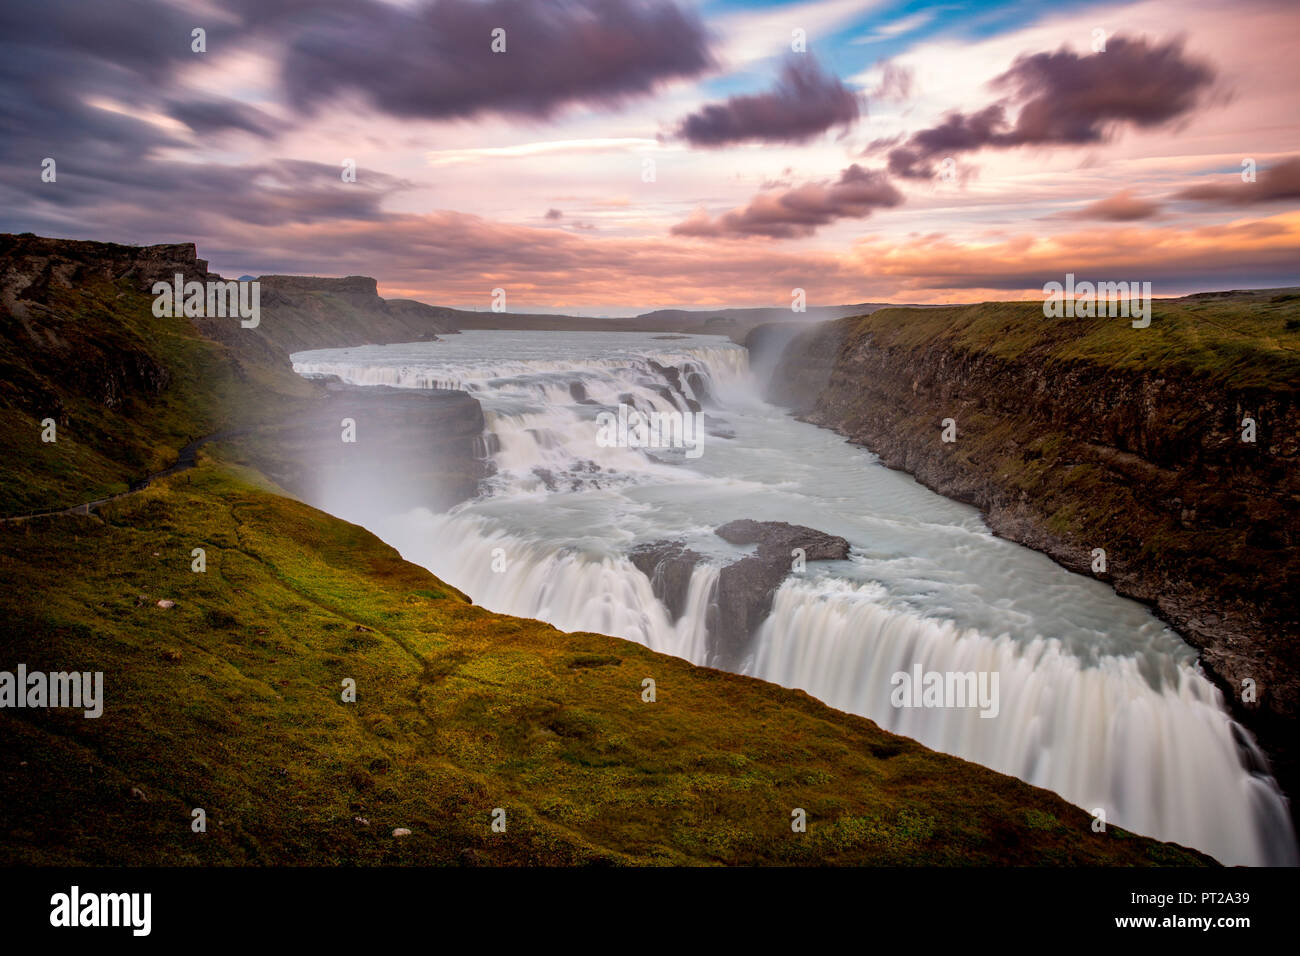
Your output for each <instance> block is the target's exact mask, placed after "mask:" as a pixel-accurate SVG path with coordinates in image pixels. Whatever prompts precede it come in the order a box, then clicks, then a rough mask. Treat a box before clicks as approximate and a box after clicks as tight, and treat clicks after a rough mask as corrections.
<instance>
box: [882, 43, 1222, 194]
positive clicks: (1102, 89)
mask: <svg viewBox="0 0 1300 956" xmlns="http://www.w3.org/2000/svg"><path fill="white" fill-rule="evenodd" d="M1213 79H1214V72H1213V71H1212V70H1211V69H1210V67H1209V66H1207V65H1205V64H1203V63H1199V62H1196V61H1194V60H1191V59H1189V58H1187V57H1186V56H1185V55H1184V53H1183V47H1182V42H1181V41H1178V40H1171V41H1168V42H1166V43H1148V42H1147V41H1146V40H1144V39H1137V40H1134V39H1128V38H1125V37H1121V36H1117V37H1113V38H1111V39H1110V40H1109V41H1107V44H1106V51H1105V52H1104V53H1090V54H1087V55H1084V56H1080V55H1079V54H1076V53H1072V52H1070V51H1069V50H1066V49H1061V50H1058V51H1057V52H1055V53H1037V54H1034V55H1032V56H1030V55H1025V56H1021V57H1019V58H1017V59H1016V61H1015V63H1013V64H1012V66H1011V68H1010V69H1009V70H1007V71H1006V72H1005V73H1003V74H1002V75H1001V76H999V77H997V78H996V79H995V80H994V81H993V83H992V86H993V88H994V89H995V90H1005V91H1006V95H1005V96H1004V97H1003V98H1002V99H1001V100H999V101H998V102H996V103H993V104H992V105H990V106H987V107H985V108H984V109H982V110H979V111H978V112H975V113H961V112H954V113H950V114H948V116H947V117H945V119H944V121H943V122H942V123H940V124H939V125H938V126H935V127H932V128H930V129H926V130H921V131H920V132H918V133H914V134H913V135H912V136H911V137H909V138H908V140H907V141H906V142H905V143H904V144H903V145H901V146H899V147H897V148H895V149H893V150H891V151H890V153H889V169H890V172H892V173H894V174H895V175H897V176H905V177H909V178H914V179H928V178H930V177H932V176H933V175H934V162H935V160H937V159H939V158H941V157H946V156H951V155H953V154H955V153H961V152H971V151H973V150H977V149H982V148H985V147H994V148H1008V147H1013V146H1030V145H1069V144H1085V143H1097V142H1101V141H1103V140H1104V139H1105V138H1106V137H1107V135H1108V134H1109V132H1110V131H1111V129H1112V128H1113V127H1115V126H1117V125H1119V124H1124V123H1128V124H1131V125H1133V126H1137V127H1153V126H1159V125H1161V124H1163V123H1167V122H1169V121H1171V120H1174V119H1177V118H1179V117H1181V116H1183V115H1185V114H1187V113H1189V112H1190V111H1191V110H1192V108H1193V107H1194V106H1195V105H1196V104H1197V102H1198V100H1199V98H1200V96H1201V95H1202V94H1203V93H1204V92H1205V90H1206V89H1207V88H1208V87H1209V85H1210V84H1211V82H1212V81H1213ZM1011 107H1018V113H1017V114H1016V118H1015V120H1014V121H1012V120H1011V119H1009V118H1008V109H1009V108H1011Z"/></svg>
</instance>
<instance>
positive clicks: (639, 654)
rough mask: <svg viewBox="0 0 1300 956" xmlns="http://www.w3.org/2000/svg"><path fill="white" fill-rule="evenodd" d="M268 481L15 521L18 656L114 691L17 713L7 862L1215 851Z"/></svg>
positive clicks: (12, 556)
mask: <svg viewBox="0 0 1300 956" xmlns="http://www.w3.org/2000/svg"><path fill="white" fill-rule="evenodd" d="M257 484H258V480H257V479H256V476H253V475H250V474H248V473H245V472H242V471H241V470H239V469H235V468H231V467H228V466H222V465H220V464H218V463H214V462H212V461H207V462H205V463H204V465H203V466H202V467H200V468H199V469H197V470H195V471H192V472H189V473H187V474H184V475H178V476H174V477H172V478H169V479H166V480H165V481H164V482H160V483H159V484H157V485H155V486H154V487H152V488H150V489H148V490H147V491H145V492H143V493H141V494H139V495H136V496H133V497H131V498H128V499H124V500H123V501H121V502H118V503H116V504H114V505H112V506H109V507H108V508H106V510H105V518H106V521H104V522H101V521H99V520H98V519H95V518H61V519H43V520H41V521H39V522H35V523H32V524H28V525H24V526H9V527H4V528H0V573H3V576H4V578H5V580H6V582H7V587H6V589H5V591H4V593H3V598H2V599H0V615H2V616H0V619H2V620H3V621H4V622H5V625H4V632H5V639H4V640H5V645H6V647H5V659H6V661H7V662H8V663H7V664H6V666H10V667H12V666H13V664H14V663H15V662H17V661H24V662H26V663H27V664H28V666H29V667H31V668H34V669H37V668H49V669H54V668H59V669H62V668H69V667H74V666H75V667H78V668H86V669H98V670H103V671H104V672H105V675H106V676H105V683H106V696H107V705H106V709H105V713H104V716H103V717H101V718H99V719H98V720H87V719H85V718H83V717H81V716H80V714H79V712H78V713H76V714H75V715H74V714H73V713H71V712H68V711H29V710H22V711H0V775H2V776H0V779H2V780H3V788H4V793H5V798H4V799H3V800H0V833H3V834H5V839H4V840H3V841H2V844H0V846H2V847H3V848H2V849H0V861H3V862H6V863H14V862H41V863H80V862H86V863H127V864H136V863H152V862H166V863H326V864H328V863H406V862H419V863H449V862H466V861H475V862H491V863H552V864H560V863H573V862H595V861H605V862H617V863H723V862H725V863H759V862H776V863H809V862H818V863H879V864H934V863H938V864H959V863H960V864H979V863H1046V864H1102V863H1121V864H1146V863H1194V862H1198V861H1199V860H1200V859H1201V858H1198V857H1197V856H1196V855H1194V854H1192V853H1190V852H1187V851H1183V850H1181V849H1178V848H1175V847H1172V846H1169V845H1165V844H1159V843H1155V842H1153V841H1150V840H1146V839H1142V838H1137V837H1134V836H1131V835H1128V834H1125V833H1124V832H1123V831H1121V830H1119V829H1117V828H1115V827H1111V828H1109V829H1108V831H1107V833H1105V834H1095V833H1093V832H1092V831H1091V828H1090V823H1091V819H1090V817H1089V816H1088V815H1087V814H1085V813H1084V812H1083V811H1082V810H1079V809H1077V808H1075V807H1072V806H1070V805H1068V804H1066V803H1065V802H1064V801H1062V800H1060V799H1058V798H1057V797H1055V796H1054V795H1052V794H1050V793H1047V792H1045V791H1042V790H1037V789H1035V788H1032V787H1030V786H1028V785H1026V784H1023V783H1021V782H1019V781H1017V780H1014V779H1012V778H1009V777H1005V776H1002V775H999V774H996V773H993V772H992V771H989V770H985V769H983V768H981V767H978V766H975V765H973V764H969V763H966V762H964V761H961V760H958V759H956V758H952V757H947V756H944V755H941V754H936V753H933V752H931V751H928V750H926V749H925V748H923V747H921V746H920V745H919V744H916V743H914V742H912V741H910V740H906V739H903V738H898V737H894V736H891V735H889V734H886V733H884V732H882V731H881V730H880V729H878V728H877V727H876V726H875V725H874V724H873V723H871V722H870V721H867V720H865V719H862V718H858V717H852V716H849V715H846V714H842V713H839V712H837V711H834V710H832V709H830V708H828V707H826V706H824V705H822V704H820V703H817V702H816V701H814V700H812V699H811V698H809V697H808V696H806V695H804V694H802V693H799V692H793V691H787V690H783V689H781V688H778V687H776V686H774V685H770V684H765V683H762V682H759V681H756V680H752V679H749V678H744V677H739V676H734V675H729V674H724V673H722V672H718V671H711V670H705V669H700V668H695V667H692V666H690V665H688V664H687V663H685V662H684V661H681V660H678V659H675V658H671V657H666V656H663V655H659V654H655V653H653V652H651V651H649V650H647V649H646V648H643V647H641V646H640V645H637V644H633V643H629V642H626V641H621V640H617V639H615V638H610V637H602V636H598V635H594V634H562V633H560V632H558V631H556V630H555V629H553V628H551V627H549V626H548V625H545V624H542V623H539V622H536V621H528V620H519V619H513V618H506V617H502V616H498V615H494V614H491V613H489V612H486V611H484V610H482V609H479V608H476V607H474V606H472V605H471V604H469V603H468V602H467V601H465V600H464V599H463V597H462V596H460V595H459V594H457V593H456V592H455V591H454V590H453V589H450V588H448V587H447V586H446V585H444V584H442V583H441V582H440V581H438V580H437V579H436V578H434V577H433V576H431V575H430V574H428V573H427V572H425V571H423V570H422V569H419V568H417V567H415V566H413V565H410V564H407V563H405V562H403V561H401V560H400V558H399V557H398V556H397V554H396V553H395V552H394V551H393V550H392V549H391V548H389V547H387V546H386V545H384V544H382V543H381V542H380V541H378V540H377V539H375V538H374V537H373V536H371V535H370V534H368V533H367V532H365V531H363V530H361V529H359V528H357V527H355V526H353V525H349V524H346V523H344V522H341V521H338V520H336V519H333V518H331V517H329V516H327V515H325V514H323V513H321V512H318V511H315V510H313V509H311V508H308V507H306V506H304V505H301V504H299V503H296V502H293V501H290V500H288V499H286V498H283V497H280V496H277V495H275V494H274V493H273V491H270V490H262V489H260V488H258V487H257ZM196 546H202V547H205V548H206V549H207V553H208V570H207V572H206V573H204V574H197V573H194V572H192V571H191V570H190V551H191V549H192V548H193V547H196ZM142 596H143V597H142ZM164 597H165V598H170V599H173V600H175V601H176V602H177V603H176V606H175V607H174V608H172V609H170V610H164V609H161V608H159V607H157V605H156V602H157V600H158V599H160V598H164ZM346 677H352V678H354V679H355V680H356V682H357V687H358V700H357V703H355V704H344V703H342V702H341V701H340V686H341V681H342V680H343V679H344V678H346ZM645 677H652V678H654V679H655V681H656V682H657V685H658V700H657V701H656V702H655V703H644V702H642V700H641V698H640V693H641V681H642V679H643V678H645ZM23 762H25V765H23ZM132 787H138V788H139V789H141V790H142V791H143V792H144V793H145V794H146V796H147V797H148V800H147V801H141V800H139V799H132V798H131V796H130V790H131V788H132ZM193 807H203V808H204V809H205V810H206V811H207V813H208V816H209V822H210V826H209V832H208V833H207V834H202V835H200V834H194V833H192V832H191V830H190V828H189V821H190V810H191V808H193ZM494 807H503V808H505V809H506V812H507V820H508V829H507V832H506V833H505V834H493V833H491V832H490V828H489V815H490V813H491V811H492V808H494ZM794 807H803V808H805V809H806V810H807V811H808V817H809V828H808V832H807V833H806V834H795V833H792V832H791V830H790V826H789V820H790V811H791V809H792V808H794ZM358 815H359V816H362V817H365V818H367V819H368V820H369V822H370V826H368V827H366V826H362V825H359V824H357V823H354V822H353V818H354V817H355V816H358ZM399 826H401V827H409V828H410V829H411V830H412V831H413V833H412V835H411V836H410V837H409V838H405V839H397V838H393V837H392V836H391V835H390V833H391V830H392V829H393V828H394V827H399Z"/></svg>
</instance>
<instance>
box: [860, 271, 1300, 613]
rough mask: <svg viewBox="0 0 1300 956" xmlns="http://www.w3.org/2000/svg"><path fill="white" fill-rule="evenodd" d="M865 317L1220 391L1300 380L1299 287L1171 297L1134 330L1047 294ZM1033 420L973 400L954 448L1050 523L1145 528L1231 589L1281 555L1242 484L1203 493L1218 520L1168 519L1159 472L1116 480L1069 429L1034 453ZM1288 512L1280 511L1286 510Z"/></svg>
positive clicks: (904, 335) (1073, 533)
mask: <svg viewBox="0 0 1300 956" xmlns="http://www.w3.org/2000/svg"><path fill="white" fill-rule="evenodd" d="M851 321H852V323H853V325H852V332H851V334H850V343H852V342H853V341H861V340H862V339H863V338H865V337H866V336H871V338H872V342H873V345H876V346H879V347H881V348H888V347H890V346H900V347H904V348H938V347H947V348H951V349H953V350H955V351H958V352H967V353H971V354H982V353H987V354H991V355H995V356H997V357H998V358H1000V359H1004V360H1009V361H1015V362H1020V363H1024V364H1028V365H1030V366H1035V365H1036V366H1040V367H1042V368H1043V369H1044V370H1048V371H1050V370H1053V369H1068V368H1069V367H1071V366H1074V365H1079V364H1086V365H1091V366H1095V367H1097V368H1101V369H1104V370H1107V371H1109V372H1115V373H1120V374H1123V373H1125V372H1132V373H1135V374H1137V373H1144V372H1145V373H1156V374H1158V375H1159V376H1161V377H1166V378H1169V379H1171V380H1187V381H1196V382H1198V383H1201V384H1202V385H1203V388H1204V391H1205V393H1206V394H1218V393H1219V392H1220V391H1221V390H1222V391H1226V392H1232V393H1241V392H1245V393H1247V394H1257V395H1262V394H1272V395H1285V394H1291V395H1294V394H1295V393H1296V392H1297V390H1300V294H1296V293H1294V292H1282V293H1276V292H1263V293H1257V294H1239V295H1236V296H1234V297H1232V298H1228V299H1224V298H1209V297H1207V298H1203V299H1180V300H1174V301H1163V302H1162V301H1157V302H1155V303H1153V306H1152V322H1151V325H1150V327H1149V328H1145V329H1134V328H1132V327H1131V326H1130V325H1129V322H1128V320H1125V319H1123V318H1074V319H1044V318H1043V314H1042V305H1041V303H1020V302H987V303H982V304H980V305H973V306H954V307H948V308H938V309H932V310H920V309H882V310H880V311H878V312H875V313H873V314H871V315H869V316H863V317H861V318H858V319H854V320H851ZM1161 411H1162V413H1163V414H1164V415H1166V416H1167V418H1168V420H1169V422H1170V423H1171V424H1177V423H1179V421H1180V420H1181V419H1183V418H1187V417H1189V416H1192V415H1194V414H1196V413H1197V412H1198V410H1197V409H1195V408H1192V407H1187V408H1170V409H1162V410H1161ZM930 417H931V416H926V417H918V418H917V419H916V420H915V422H914V427H915V428H916V429H917V431H918V432H920V431H922V430H924V432H925V433H926V434H929V433H930V431H932V430H933V429H932V426H933V422H932V421H931V420H930ZM1023 427H1024V426H1023V423H1022V422H1020V421H1017V420H1014V419H1008V418H1006V417H1005V416H1002V415H999V414H997V413H995V412H990V411H986V410H984V409H981V408H978V407H971V408H967V409H965V410H963V413H962V431H961V435H962V439H961V442H960V443H959V444H958V445H957V446H955V447H954V448H953V451H952V455H953V456H954V457H955V458H956V459H957V460H959V461H962V462H964V463H965V467H966V468H967V470H968V471H969V473H970V474H972V475H980V474H988V473H994V474H996V475H997V476H998V480H999V481H1001V482H1004V483H1005V484H1007V485H1009V486H1012V487H1015V488H1018V489H1020V490H1021V491H1022V492H1023V493H1024V494H1026V495H1029V496H1032V497H1033V498H1034V499H1035V500H1036V501H1037V503H1038V505H1039V507H1040V509H1041V510H1042V511H1043V512H1044V513H1045V514H1047V515H1048V516H1049V517H1048V518H1047V528H1048V529H1049V530H1050V531H1051V532H1052V533H1053V534H1056V535H1059V536H1062V537H1064V538H1066V539H1068V540H1075V539H1077V540H1078V542H1079V547H1080V548H1081V549H1083V551H1085V552H1086V551H1087V549H1088V548H1090V547H1092V545H1093V543H1094V542H1095V541H1096V540H1097V538H1098V536H1099V532H1098V529H1106V534H1107V535H1109V536H1110V537H1109V538H1108V539H1107V540H1124V541H1130V540H1131V542H1132V543H1133V547H1135V548H1140V549H1141V557H1142V559H1143V560H1144V561H1154V562H1157V563H1160V564H1162V565H1168V566H1175V567H1179V568H1184V567H1191V568H1197V569H1200V570H1201V571H1202V572H1203V573H1204V575H1205V577H1207V578H1209V579H1214V580H1219V581H1221V582H1222V584H1223V588H1224V590H1225V591H1231V592H1232V593H1236V594H1243V595H1249V594H1252V593H1254V592H1255V591H1256V590H1257V589H1259V588H1260V587H1261V582H1262V581H1266V580H1267V575H1265V574H1264V569H1266V568H1268V567H1269V566H1270V564H1269V562H1270V561H1276V560H1277V555H1276V554H1275V553H1273V552H1264V553H1263V554H1262V556H1261V554H1260V553H1256V552H1253V551H1248V549H1247V547H1246V538H1247V535H1246V532H1245V530H1243V525H1242V521H1241V520H1240V519H1234V518H1233V516H1234V515H1235V514H1236V511H1235V510H1234V509H1236V508H1237V503H1236V502H1235V499H1236V498H1237V497H1238V494H1239V492H1238V490H1237V489H1235V488H1233V487H1224V488H1223V489H1222V491H1221V493H1219V494H1217V495H1213V494H1211V493H1209V492H1207V497H1205V498H1204V499H1202V501H1203V503H1204V504H1205V505H1213V506H1214V507H1215V508H1217V509H1218V510H1219V511H1220V512H1221V513H1222V514H1223V515H1225V516H1228V517H1226V518H1224V519H1223V520H1222V521H1219V522H1218V523H1217V524H1216V523H1210V522H1202V523H1201V524H1200V525H1198V526H1195V527H1189V526H1187V525H1185V523H1183V522H1181V521H1179V520H1178V519H1177V515H1162V516H1160V517H1158V518H1154V517H1153V516H1152V515H1151V511H1150V508H1149V507H1148V503H1147V502H1146V501H1143V500H1139V498H1140V496H1144V495H1147V494H1150V493H1151V491H1150V488H1149V487H1148V486H1147V484H1146V483H1145V482H1142V481H1136V480H1116V479H1115V477H1114V476H1113V475H1111V474H1109V473H1108V472H1107V471H1106V470H1105V469H1103V468H1101V467H1099V466H1098V465H1097V464H1095V463H1093V462H1087V463H1083V464H1079V463H1078V462H1079V460H1080V449H1079V448H1078V447H1077V446H1075V445H1074V444H1072V441H1071V439H1070V438H1069V436H1067V435H1066V434H1065V433H1063V432H1059V431H1058V432H1053V433H1045V434H1042V435H1040V436H1039V437H1038V438H1036V439H1035V441H1034V443H1033V445H1032V446H1031V447H1029V449H1028V454H1024V453H1023V451H1024V450H1023V449H1021V448H1020V446H1019V443H1020V442H1021V441H1022V440H1023V438H1024V435H1023ZM1255 504H1256V506H1257V507H1263V503H1260V502H1256V503H1255ZM1130 516H1136V517H1134V518H1133V520H1130ZM1286 517H1287V516H1286V515H1285V514H1284V513H1277V514H1275V515H1274V518H1275V520H1276V521H1277V522H1279V523H1280V522H1282V521H1284V520H1285V519H1286ZM1103 537H1104V536H1103ZM1263 586H1264V587H1267V585H1263Z"/></svg>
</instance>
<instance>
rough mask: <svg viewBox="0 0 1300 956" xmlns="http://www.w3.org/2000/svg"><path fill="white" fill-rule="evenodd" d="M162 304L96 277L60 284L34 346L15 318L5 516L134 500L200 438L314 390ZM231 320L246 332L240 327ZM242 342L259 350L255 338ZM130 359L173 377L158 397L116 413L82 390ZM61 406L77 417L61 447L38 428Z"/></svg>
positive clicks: (63, 426)
mask: <svg viewBox="0 0 1300 956" xmlns="http://www.w3.org/2000/svg"><path fill="white" fill-rule="evenodd" d="M152 302H153V299H152V297H151V296H149V295H147V294H145V293H144V292H141V291H139V290H138V289H137V288H135V287H134V286H133V285H132V283H131V282H130V281H128V280H119V281H117V282H116V283H110V282H105V281H98V280H96V281H91V282H87V283H85V284H83V285H81V286H79V287H78V288H76V289H66V288H60V287H58V286H53V287H51V289H50V290H49V299H48V302H47V305H48V307H49V310H50V312H49V314H48V315H45V316H43V317H41V318H38V319H35V320H33V322H32V324H33V325H34V326H36V327H37V330H38V331H37V341H36V342H34V339H33V337H32V336H30V335H28V334H26V331H25V330H24V329H23V328H22V327H21V326H20V325H19V323H17V322H15V321H13V320H12V319H9V320H6V321H5V324H4V327H3V330H4V332H5V333H6V334H4V335H0V381H3V383H4V386H3V394H0V399H2V400H0V445H2V446H3V447H4V448H5V449H6V456H5V462H4V466H3V468H0V516H7V515H10V514H24V513H28V512H34V511H43V510H53V509H57V508H65V507H70V506H71V505H74V504H77V503H79V502H81V501H86V500H91V499H94V498H100V497H106V496H108V495H111V494H116V493H118V492H121V491H125V490H126V489H127V487H128V484H129V482H130V481H131V480H133V479H136V478H140V477H142V476H144V475H145V474H148V473H151V472H155V471H160V470H162V469H164V468H166V467H168V466H170V465H172V464H174V463H175V461H176V458H177V453H178V452H179V451H180V449H181V448H182V447H183V446H184V445H186V444H187V443H189V442H190V441H191V440H193V439H195V438H198V437H200V436H203V435H206V434H210V433H212V432H214V431H219V430H222V429H225V428H230V427H234V426H236V425H249V424H255V423H256V422H257V421H259V420H261V419H262V418H263V417H265V416H267V415H270V414H274V413H282V412H283V409H284V407H285V403H289V402H293V401H295V400H298V399H304V398H306V397H307V396H309V395H310V394H311V393H312V389H311V387H310V386H309V385H308V384H307V383H306V382H304V381H302V380H301V379H297V378H296V376H293V375H292V373H291V372H290V371H289V370H287V369H286V370H284V371H279V370H277V369H275V368H274V367H273V366H272V365H270V364H269V363H268V361H267V360H266V359H262V360H261V361H251V362H250V361H236V360H234V359H235V357H234V356H233V355H232V353H231V348H230V347H229V346H227V345H224V344H221V343H219V342H216V341H213V340H211V339H207V338H204V337H202V336H200V335H199V334H198V332H197V331H196V330H195V329H194V327H193V326H191V324H190V323H189V322H186V321H178V320H176V319H172V318H157V317H155V316H154V315H153V311H152ZM221 321H223V322H227V323H230V324H233V326H234V328H236V329H238V322H237V320H221ZM244 341H245V342H248V343H249V344H248V345H247V346H246V348H256V346H255V345H254V344H253V341H252V339H251V337H246V339H245V340H244ZM37 343H39V344H37ZM262 351H265V347H263V349H262ZM124 356H134V357H136V358H137V359H138V364H141V365H150V364H152V365H156V366H157V367H159V368H165V369H166V371H167V373H168V374H169V376H170V382H169V383H168V385H167V387H166V388H164V389H163V390H162V391H161V392H160V393H158V394H156V395H154V394H148V393H142V392H141V391H139V390H130V389H124V390H123V392H122V403H121V404H120V405H119V406H117V407H114V408H109V407H106V406H105V405H104V404H102V403H100V402H98V401H96V400H94V399H93V398H92V397H90V396H88V395H87V391H86V389H84V388H79V387H78V380H79V379H82V378H86V377H95V376H96V375H97V374H98V372H99V370H101V369H109V370H112V369H116V368H120V367H121V366H122V365H123V362H124ZM33 396H48V397H49V400H47V401H44V402H43V401H42V400H40V399H33ZM56 397H57V400H58V401H59V402H61V403H62V405H63V409H64V412H65V414H66V417H67V419H68V420H67V421H66V423H60V425H59V426H58V441H56V442H52V443H46V442H42V441H41V425H40V422H41V420H42V418H44V417H45V416H46V415H50V416H53V413H54V409H53V404H54V399H55V398H56Z"/></svg>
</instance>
